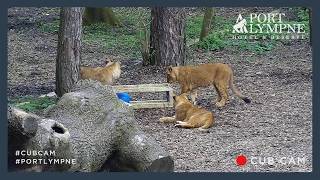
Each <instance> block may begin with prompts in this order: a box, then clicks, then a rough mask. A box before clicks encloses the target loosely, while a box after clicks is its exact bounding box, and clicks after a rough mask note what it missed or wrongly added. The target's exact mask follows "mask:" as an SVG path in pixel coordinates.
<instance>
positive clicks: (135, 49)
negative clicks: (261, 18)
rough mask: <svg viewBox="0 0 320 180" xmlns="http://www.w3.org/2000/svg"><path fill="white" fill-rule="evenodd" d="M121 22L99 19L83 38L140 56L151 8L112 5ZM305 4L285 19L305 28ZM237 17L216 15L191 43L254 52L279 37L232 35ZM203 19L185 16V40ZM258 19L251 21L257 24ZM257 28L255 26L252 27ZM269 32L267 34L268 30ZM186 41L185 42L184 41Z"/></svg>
mask: <svg viewBox="0 0 320 180" xmlns="http://www.w3.org/2000/svg"><path fill="white" fill-rule="evenodd" d="M113 11H114V13H115V15H116V16H117V18H119V20H120V23H121V25H120V26H119V27H111V26H109V25H107V24H103V23H100V24H99V23H98V24H92V25H90V26H84V28H83V42H84V43H87V44H93V45H99V46H102V47H103V48H104V49H106V51H109V52H112V53H115V54H119V55H122V56H125V57H131V58H141V54H140V48H141V44H140V43H141V42H140V41H141V30H142V26H141V22H144V25H145V27H147V29H148V30H149V27H150V20H151V18H150V9H149V8H113ZM308 11H309V10H308V9H306V8H295V12H296V13H297V17H298V18H296V20H295V21H289V22H286V23H289V24H294V23H304V24H305V30H306V32H307V33H308V32H309V31H310V30H309V13H308ZM235 18H236V17H234V18H233V17H221V16H215V17H214V18H213V21H212V22H213V24H212V28H211V31H210V32H209V35H208V36H207V37H206V38H205V39H204V40H203V41H201V42H197V43H195V44H193V45H192V46H191V48H192V49H193V50H194V49H203V50H206V51H217V50H222V49H225V48H228V49H233V50H246V51H250V52H254V53H259V54H261V53H264V52H267V51H270V50H272V49H273V48H274V47H275V46H276V44H277V43H278V42H281V41H282V40H272V39H263V36H265V35H266V34H259V33H258V34H256V37H257V39H255V40H247V39H232V35H233V34H232V26H233V25H234V24H235ZM202 21H203V13H201V12H200V13H197V14H194V15H190V16H187V22H186V38H187V41H190V42H192V41H194V40H195V39H197V38H199V36H200V32H201V28H202ZM256 23H257V22H254V24H256ZM39 28H40V30H41V31H43V32H51V33H57V32H58V30H59V20H55V21H52V22H50V23H40V24H39ZM255 29H256V30H258V29H257V27H255ZM268 35H270V34H268ZM187 44H188V43H187Z"/></svg>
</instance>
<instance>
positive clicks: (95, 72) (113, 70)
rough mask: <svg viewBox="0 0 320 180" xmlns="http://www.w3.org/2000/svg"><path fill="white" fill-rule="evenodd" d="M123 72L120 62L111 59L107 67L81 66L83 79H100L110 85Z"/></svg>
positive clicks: (104, 83)
mask: <svg viewBox="0 0 320 180" xmlns="http://www.w3.org/2000/svg"><path fill="white" fill-rule="evenodd" d="M120 74H121V69H120V63H119V62H111V61H109V62H108V63H107V64H106V66H105V67H94V68H93V67H80V77H81V79H92V80H97V81H100V82H101V83H102V84H103V85H110V84H112V83H113V81H114V80H115V79H118V78H119V77H120Z"/></svg>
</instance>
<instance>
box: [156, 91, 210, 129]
mask: <svg viewBox="0 0 320 180" xmlns="http://www.w3.org/2000/svg"><path fill="white" fill-rule="evenodd" d="M174 108H175V116H173V117H163V118H160V120H159V121H160V122H163V123H176V124H175V127H182V128H198V129H199V130H201V131H204V130H205V129H208V128H210V127H212V125H213V123H214V118H213V114H212V113H211V112H209V111H207V110H205V109H203V108H199V107H196V106H194V105H192V103H191V102H189V100H188V97H187V94H182V95H180V96H174Z"/></svg>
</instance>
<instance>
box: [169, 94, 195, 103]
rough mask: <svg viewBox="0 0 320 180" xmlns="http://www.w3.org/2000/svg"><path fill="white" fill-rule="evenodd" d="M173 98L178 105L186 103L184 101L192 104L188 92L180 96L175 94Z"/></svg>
mask: <svg viewBox="0 0 320 180" xmlns="http://www.w3.org/2000/svg"><path fill="white" fill-rule="evenodd" d="M173 100H174V106H178V105H180V104H184V103H188V104H191V103H190V101H189V99H188V95H187V94H186V93H183V94H181V95H179V96H173Z"/></svg>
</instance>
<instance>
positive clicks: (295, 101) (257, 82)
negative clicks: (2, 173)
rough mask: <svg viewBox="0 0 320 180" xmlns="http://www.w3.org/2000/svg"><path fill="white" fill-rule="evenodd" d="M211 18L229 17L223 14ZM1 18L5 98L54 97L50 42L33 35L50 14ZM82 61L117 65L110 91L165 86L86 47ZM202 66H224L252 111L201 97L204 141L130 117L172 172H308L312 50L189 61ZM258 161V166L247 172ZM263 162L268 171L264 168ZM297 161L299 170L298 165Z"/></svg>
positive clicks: (126, 62) (158, 73) (151, 113)
mask: <svg viewBox="0 0 320 180" xmlns="http://www.w3.org/2000/svg"><path fill="white" fill-rule="evenodd" d="M25 10H26V11H25ZM218 13H220V14H222V15H223V14H224V13H225V14H226V15H230V11H229V10H228V9H220V11H219V10H218ZM8 16H9V17H8V18H9V20H8V27H9V29H8V62H9V64H8V96H9V98H10V97H15V96H23V95H41V94H45V93H49V92H52V91H54V86H55V85H54V83H55V78H54V77H55V57H56V44H57V35H56V34H52V33H44V32H41V31H39V30H38V28H37V23H38V22H41V21H43V22H50V21H53V20H54V19H57V18H58V13H57V11H51V8H40V9H39V8H26V9H22V8H11V9H9V12H8ZM82 53H83V54H82V64H86V65H92V66H97V65H101V64H102V63H103V62H101V59H102V58H103V57H105V56H106V55H107V56H109V57H112V58H114V59H115V60H119V61H121V63H122V72H123V73H122V75H121V79H120V80H118V81H117V82H116V84H143V83H162V82H165V81H166V79H165V71H164V68H163V67H154V66H149V67H143V66H142V64H141V60H140V59H130V58H127V57H125V58H124V57H121V56H117V55H114V54H105V50H104V49H103V48H102V47H100V46H90V45H88V44H84V46H83V51H82ZM190 61H191V60H190ZM204 62H224V63H228V64H230V65H231V66H232V67H233V68H234V71H235V83H236V85H237V86H238V88H239V89H240V90H241V91H242V92H243V94H245V95H247V96H249V97H250V98H251V99H252V103H251V104H245V103H244V102H243V101H242V100H240V99H239V98H236V97H235V96H234V95H231V99H230V102H229V103H228V104H227V105H226V107H224V108H222V109H218V108H216V107H215V106H214V104H213V103H212V102H213V101H214V100H215V98H216V93H215V91H214V90H213V88H202V89H200V91H199V92H200V93H199V96H198V104H199V105H200V106H203V107H205V108H206V109H208V110H210V111H212V112H213V113H214V115H215V120H216V123H215V125H214V127H212V128H211V129H210V132H209V133H200V132H199V131H197V130H191V129H179V128H174V127H173V125H172V124H161V123H159V122H158V120H159V118H160V117H163V116H172V115H173V114H174V110H173V109H172V108H168V109H143V110H137V111H135V117H136V119H137V121H138V122H139V123H140V124H141V127H142V128H143V130H144V131H146V132H148V133H149V134H150V135H152V136H153V137H154V138H155V139H156V140H157V141H158V142H159V143H160V144H161V145H162V146H163V147H164V148H165V149H166V150H167V151H168V152H169V153H170V154H171V155H172V157H173V158H174V161H175V171H177V172H184V171H192V172H194V171H199V172H232V171H237V172H238V171H240V172H247V171H294V172H297V171H298V172H300V171H312V50H311V47H310V45H309V44H308V41H307V40H295V41H292V42H290V43H285V44H281V43H280V44H279V45H278V46H277V47H276V48H275V49H274V50H272V51H270V52H267V53H265V54H262V55H257V54H254V53H249V52H239V51H233V50H222V51H217V52H198V53H196V54H194V58H193V59H192V63H204ZM241 153H242V154H245V155H246V156H247V157H248V159H249V161H250V159H251V160H252V163H250V162H249V163H248V164H247V165H246V166H244V167H238V166H237V165H236V164H235V161H234V159H235V157H236V156H237V155H239V154H241ZM283 157H284V158H286V159H284V158H283ZM291 157H294V161H295V163H293V162H292V161H290V158H291ZM256 158H258V159H256ZM259 158H260V163H257V164H254V163H255V162H258V160H259ZM268 158H269V159H270V158H273V160H274V161H275V163H274V164H268V163H267V162H266V161H267V159H268ZM281 158H283V159H282V163H281V162H280V159H281ZM297 158H305V160H306V162H305V163H300V164H298V163H297ZM291 160H292V159H291Z"/></svg>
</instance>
